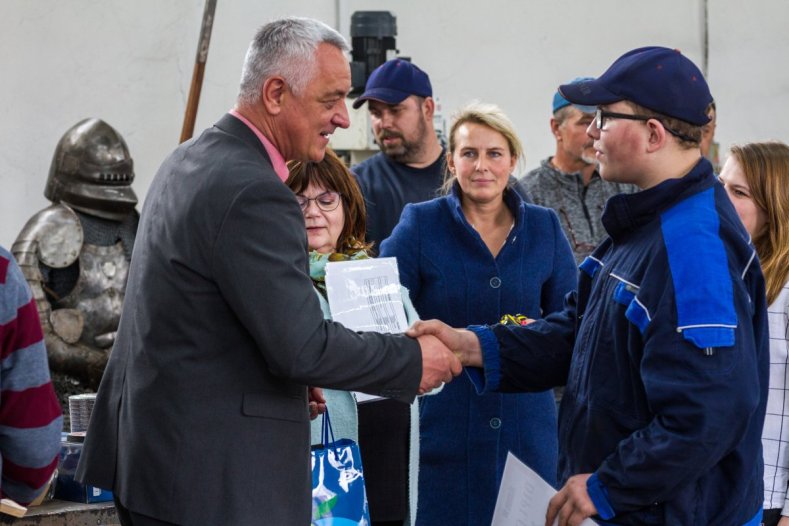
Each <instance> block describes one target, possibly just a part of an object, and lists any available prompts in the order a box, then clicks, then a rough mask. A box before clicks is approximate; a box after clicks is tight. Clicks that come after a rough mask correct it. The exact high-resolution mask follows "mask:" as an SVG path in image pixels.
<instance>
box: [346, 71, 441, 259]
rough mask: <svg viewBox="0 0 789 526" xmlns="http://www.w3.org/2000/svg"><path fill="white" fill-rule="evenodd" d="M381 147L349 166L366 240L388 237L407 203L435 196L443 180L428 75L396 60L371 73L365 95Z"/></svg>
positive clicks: (356, 105)
mask: <svg viewBox="0 0 789 526" xmlns="http://www.w3.org/2000/svg"><path fill="white" fill-rule="evenodd" d="M365 102H367V108H368V109H369V111H370V122H371V124H372V127H373V133H374V134H375V142H376V143H378V146H379V147H380V148H381V151H380V152H379V153H377V154H376V155H374V156H373V157H371V158H369V159H367V160H365V161H363V162H361V163H359V164H357V165H355V166H353V167H352V168H351V171H352V172H353V173H354V175H355V176H356V180H357V181H359V186H361V188H362V194H363V195H364V199H365V201H366V203H367V241H373V242H375V248H376V249H377V248H378V247H379V246H380V244H381V241H383V240H384V239H386V238H387V237H389V234H391V232H392V229H393V228H394V226H395V225H396V224H397V221H398V220H399V219H400V213H401V212H402V211H403V208H404V207H405V205H407V204H408V203H419V202H422V201H427V200H428V199H432V198H434V197H436V191H437V190H438V188H439V187H440V186H441V184H442V182H443V180H444V153H445V152H444V149H443V148H442V146H441V143H440V142H439V141H438V137H437V136H436V130H435V128H434V126H433V115H434V113H435V111H436V103H435V101H434V100H433V88H432V86H431V85H430V78H428V76H427V73H425V72H424V71H422V70H421V69H419V68H418V67H417V66H415V65H414V64H412V63H411V62H409V61H407V60H403V59H399V58H396V59H394V60H389V61H388V62H385V63H383V64H381V65H380V66H378V68H376V69H375V71H373V72H372V74H370V78H369V79H368V80H367V85H366V87H365V90H364V93H362V95H361V96H359V98H357V99H356V101H354V103H353V107H354V108H359V107H361V106H362V104H364V103H365Z"/></svg>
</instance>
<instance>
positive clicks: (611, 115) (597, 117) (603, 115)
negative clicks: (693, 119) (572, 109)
mask: <svg viewBox="0 0 789 526" xmlns="http://www.w3.org/2000/svg"><path fill="white" fill-rule="evenodd" d="M606 119H627V120H630V121H644V122H646V121H648V120H650V119H655V120H656V121H658V122H659V123H660V124H662V125H663V128H665V129H666V131H667V132H669V133H670V134H671V135H673V136H675V137H679V138H680V139H682V140H683V141H689V142H693V143H698V142H699V141H697V140H695V139H693V138H691V137H688V136H687V135H685V134H684V133H680V132H678V131H676V130H673V129H671V128H669V127H668V126H666V123H664V122H663V121H662V120H660V119H658V118H657V117H655V116H654V115H633V114H631V113H615V112H613V111H605V110H602V109H600V108H597V111H596V112H595V114H594V125H595V126H596V127H597V129H598V130H600V131H603V126H604V125H605V120H606Z"/></svg>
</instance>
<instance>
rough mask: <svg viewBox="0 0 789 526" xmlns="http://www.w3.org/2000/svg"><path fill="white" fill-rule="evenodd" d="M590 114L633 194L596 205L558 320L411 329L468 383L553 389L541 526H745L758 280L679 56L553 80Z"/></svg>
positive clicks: (753, 426) (756, 425)
mask: <svg viewBox="0 0 789 526" xmlns="http://www.w3.org/2000/svg"><path fill="white" fill-rule="evenodd" d="M560 91H561V93H562V95H563V96H564V97H565V98H566V99H567V100H569V101H570V102H572V103H574V104H585V105H595V106H597V110H596V112H595V119H594V121H593V122H592V124H590V126H589V129H588V133H589V135H590V137H592V138H593V139H594V149H595V157H596V158H597V160H598V162H599V171H600V175H601V176H602V177H603V178H604V179H606V180H607V181H612V182H618V183H628V184H635V185H637V186H639V187H640V188H641V191H640V192H638V193H634V194H622V195H618V196H615V197H612V198H611V199H609V201H608V204H607V206H606V210H605V212H604V214H603V224H604V225H605V227H606V230H607V231H608V234H609V238H608V239H606V240H605V241H603V243H601V244H600V246H598V247H597V248H596V249H595V250H594V252H593V253H592V254H591V255H590V256H589V257H588V258H586V259H585V260H584V262H583V263H582V264H581V265H580V268H581V272H580V273H579V274H580V275H579V285H578V292H577V293H573V294H570V295H568V297H567V301H566V308H565V311H564V312H562V313H557V314H555V315H551V316H548V317H547V318H546V319H544V320H538V321H535V322H534V323H532V324H530V325H528V326H526V327H519V326H493V327H479V326H478V327H469V328H468V330H454V329H450V328H448V327H446V326H444V325H442V324H440V323H439V322H436V321H430V322H423V325H422V326H417V327H416V329H415V330H414V331H412V332H413V333H415V334H416V333H422V334H424V333H432V334H435V335H437V336H439V337H440V338H441V339H442V340H443V341H444V343H446V344H447V345H448V346H449V347H450V348H452V349H453V350H454V351H455V352H456V353H458V354H460V355H461V356H462V361H463V363H464V364H466V365H471V366H474V365H476V366H484V374H479V371H478V370H475V371H473V372H472V375H473V376H474V377H475V378H476V380H477V385H478V386H479V387H480V389H482V390H500V391H520V390H539V389H545V388H546V387H550V386H553V385H556V384H561V383H564V382H565V381H566V382H567V388H566V390H565V394H564V398H563V400H562V406H561V411H560V419H559V447H560V457H559V480H560V481H562V484H563V487H562V488H561V490H560V491H559V493H558V494H557V495H556V496H555V497H554V498H553V499H552V500H551V504H550V506H549V508H548V512H547V515H546V525H550V524H552V523H553V520H554V519H557V518H558V523H559V525H560V526H565V525H578V524H580V523H581V522H582V520H583V519H585V518H586V517H590V516H594V515H596V516H597V517H596V519H598V520H599V521H600V522H601V523H603V524H671V525H698V526H707V525H711V524H714V525H716V526H741V525H748V526H751V525H754V526H755V525H758V524H759V523H760V520H761V514H762V511H761V506H762V455H761V431H762V425H763V421H764V413H765V404H766V400H767V385H768V347H767V345H768V334H767V324H766V320H767V318H766V307H765V299H764V298H765V297H764V280H763V278H762V275H761V271H760V269H759V264H758V259H757V258H756V256H755V251H754V248H753V246H752V245H751V244H750V241H749V238H748V235H747V233H746V232H745V230H744V228H743V226H742V224H741V223H740V221H739V219H738V217H737V215H736V213H735V211H734V208H733V207H732V206H731V203H730V202H729V201H728V200H727V198H726V194H725V191H724V190H723V187H722V186H721V185H719V184H718V183H717V182H716V180H715V177H714V175H713V173H712V165H710V163H709V161H707V160H706V159H703V158H702V157H701V154H700V151H699V140H700V138H701V127H702V126H703V125H704V124H706V123H707V121H708V119H709V118H708V116H707V113H706V110H707V107H708V105H709V103H710V102H711V100H712V97H711V96H710V92H709V89H708V87H707V83H706V82H705V80H704V78H703V76H702V74H701V72H700V71H699V70H698V68H697V67H696V66H695V65H694V64H693V63H692V62H691V61H690V60H688V59H687V58H685V57H684V56H682V55H681V54H680V53H679V52H678V51H675V50H671V49H667V48H659V47H648V48H640V49H636V50H633V51H631V52H629V53H626V54H625V55H623V56H622V57H620V58H619V59H618V60H617V61H616V62H614V64H613V65H612V66H611V67H610V68H609V69H608V70H607V71H606V72H605V73H603V75H601V76H600V77H599V78H598V79H597V80H590V81H586V82H580V83H577V84H568V85H563V86H561V87H560Z"/></svg>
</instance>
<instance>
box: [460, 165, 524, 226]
mask: <svg viewBox="0 0 789 526" xmlns="http://www.w3.org/2000/svg"><path fill="white" fill-rule="evenodd" d="M515 181H516V180H515V178H514V177H512V176H510V181H509V183H508V184H507V188H506V189H505V190H504V204H505V205H507V208H509V209H510V212H511V213H512V217H514V218H515V226H513V228H512V231H513V232H516V233H519V232H520V230H521V229H522V228H523V224H524V222H525V221H526V203H525V202H524V201H523V199H522V198H521V196H520V195H518V192H516V191H515V190H513V188H512V185H513V184H514V182H515ZM447 200H448V201H449V208H450V210H451V211H452V216H453V218H454V220H455V221H456V222H458V223H459V224H461V225H464V226H465V227H466V228H467V229H469V230H471V231H473V232H476V230H474V229H473V227H472V226H471V224H470V223H469V222H468V220H467V219H466V215H465V214H464V213H463V207H462V206H461V203H460V185H459V184H458V183H457V181H456V182H455V184H454V185H452V190H451V191H450V192H449V194H448V195H447Z"/></svg>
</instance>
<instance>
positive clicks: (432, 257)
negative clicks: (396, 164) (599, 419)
mask: <svg viewBox="0 0 789 526" xmlns="http://www.w3.org/2000/svg"><path fill="white" fill-rule="evenodd" d="M456 192H457V189H456V190H455V192H453V193H452V194H451V195H449V196H446V197H442V198H439V199H434V200H432V201H428V202H425V203H419V204H411V205H407V206H406V207H405V209H404V210H403V215H402V217H401V219H400V223H399V224H398V225H397V227H396V228H395V230H394V231H393V232H392V236H391V237H390V238H388V239H387V240H386V241H384V242H383V244H382V245H381V256H396V257H397V262H398V268H399V270H400V280H401V282H402V284H403V285H404V286H405V287H406V288H408V289H409V291H410V293H411V299H412V300H413V302H414V306H415V307H416V309H417V311H418V312H419V314H420V317H421V318H422V319H431V318H438V319H440V320H442V321H444V322H446V323H448V324H450V325H452V326H454V327H464V326H466V325H469V324H477V323H491V324H492V323H496V322H498V320H499V319H500V318H501V316H502V315H504V314H518V313H520V314H525V315H527V316H529V317H532V318H539V317H541V316H543V315H544V314H547V313H550V312H553V311H555V310H557V309H560V308H561V306H562V300H563V297H564V295H565V294H566V293H567V292H568V291H570V290H572V289H574V288H575V283H576V268H575V263H574V260H573V255H572V251H571V250H570V246H569V244H568V243H567V239H566V238H565V236H564V234H563V233H562V230H561V226H560V225H559V220H558V218H557V217H556V214H555V213H554V212H553V211H551V210H548V209H546V208H542V207H537V206H532V205H527V204H524V203H523V201H522V200H521V198H520V197H518V195H517V194H516V193H515V192H513V191H507V192H506V193H505V201H506V204H507V206H508V207H509V208H510V210H511V211H512V213H513V216H514V217H515V219H516V220H515V225H514V227H513V229H512V231H511V232H510V234H509V236H508V238H507V241H506V245H505V246H504V248H502V250H501V252H500V253H499V254H498V256H497V257H496V258H495V259H494V258H493V257H492V255H491V253H490V251H489V250H488V249H487V247H486V246H485V244H484V242H483V241H482V238H480V236H479V234H478V233H477V232H476V231H475V230H474V229H473V228H472V227H471V225H470V224H469V223H468V221H467V220H466V218H465V216H464V215H463V212H462V210H461V207H460V201H459V198H458V195H457V193H456ZM420 406H421V409H420V410H421V415H420V435H421V448H420V450H421V453H420V474H419V510H418V514H417V524H424V525H435V524H452V525H463V524H470V525H478V524H490V521H491V518H492V517H493V508H494V506H495V502H496V495H497V492H498V487H499V482H500V481H501V475H502V472H503V469H504V462H505V460H506V455H507V451H508V450H512V451H513V453H515V454H516V455H517V456H518V457H519V458H520V459H522V460H523V461H524V462H526V463H527V464H529V465H530V466H532V467H533V468H534V469H535V470H536V471H537V472H538V473H540V474H541V475H542V476H543V477H545V478H546V479H547V480H548V481H550V482H551V483H555V480H556V457H557V437H556V407H555V402H554V398H553V393H552V392H550V391H543V392H540V393H533V394H504V395H502V394H486V395H484V396H478V395H477V394H476V393H475V392H474V388H473V386H472V384H471V382H469V380H468V378H466V376H465V375H462V376H460V377H458V378H456V379H455V380H454V381H453V382H451V383H450V384H447V385H446V386H445V387H444V390H443V391H442V392H441V393H440V394H438V395H436V396H432V397H429V398H424V399H422V400H420ZM449 488H451V490H450V489H449Z"/></svg>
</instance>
